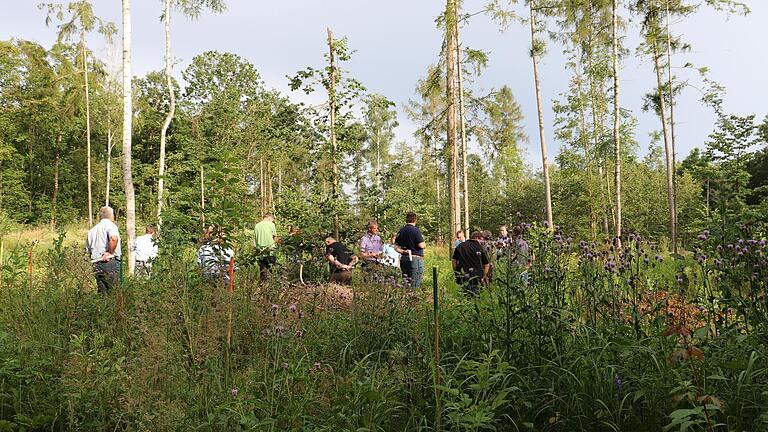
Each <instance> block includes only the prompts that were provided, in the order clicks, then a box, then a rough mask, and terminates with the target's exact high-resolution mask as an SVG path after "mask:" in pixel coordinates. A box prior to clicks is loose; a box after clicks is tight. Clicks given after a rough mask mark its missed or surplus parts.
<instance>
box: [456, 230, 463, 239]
mask: <svg viewBox="0 0 768 432" xmlns="http://www.w3.org/2000/svg"><path fill="white" fill-rule="evenodd" d="M456 238H457V239H459V240H464V231H462V230H458V231H456Z"/></svg>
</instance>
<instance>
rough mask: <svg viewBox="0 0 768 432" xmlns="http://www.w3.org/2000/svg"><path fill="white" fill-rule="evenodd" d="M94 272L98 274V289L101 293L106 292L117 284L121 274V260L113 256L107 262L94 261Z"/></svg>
mask: <svg viewBox="0 0 768 432" xmlns="http://www.w3.org/2000/svg"><path fill="white" fill-rule="evenodd" d="M93 273H94V275H95V276H96V289H97V290H98V292H99V293H100V294H106V293H107V292H109V290H110V289H112V288H114V286H115V285H117V279H118V276H119V274H120V261H119V260H117V259H115V258H113V259H111V260H109V261H107V262H103V261H96V262H95V263H93Z"/></svg>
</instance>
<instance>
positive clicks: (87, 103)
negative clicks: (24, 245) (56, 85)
mask: <svg viewBox="0 0 768 432" xmlns="http://www.w3.org/2000/svg"><path fill="white" fill-rule="evenodd" d="M80 44H81V48H82V51H83V75H84V77H85V143H86V144H85V153H86V158H85V159H86V164H85V165H86V171H87V174H86V175H87V176H88V226H89V227H90V226H93V191H92V189H91V183H92V179H91V178H92V177H93V176H92V175H91V95H90V85H89V84H88V53H87V52H86V49H85V31H84V30H81V32H80Z"/></svg>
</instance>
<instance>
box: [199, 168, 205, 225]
mask: <svg viewBox="0 0 768 432" xmlns="http://www.w3.org/2000/svg"><path fill="white" fill-rule="evenodd" d="M200 222H202V223H203V224H205V174H204V173H203V165H202V164H200Z"/></svg>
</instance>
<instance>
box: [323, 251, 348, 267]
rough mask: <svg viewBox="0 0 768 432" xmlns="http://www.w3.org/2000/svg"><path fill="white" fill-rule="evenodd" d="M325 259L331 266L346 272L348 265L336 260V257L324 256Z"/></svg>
mask: <svg viewBox="0 0 768 432" xmlns="http://www.w3.org/2000/svg"><path fill="white" fill-rule="evenodd" d="M325 258H326V259H327V260H328V262H329V263H331V265H332V266H334V267H337V268H340V269H342V270H348V269H349V268H350V267H349V266H348V265H344V264H342V263H340V262H338V261H337V260H336V257H335V256H333V255H331V254H328V255H326V256H325Z"/></svg>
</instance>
